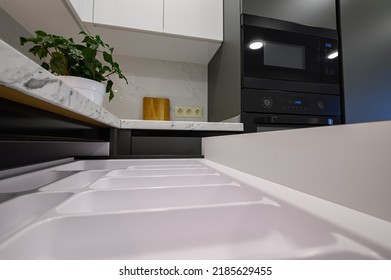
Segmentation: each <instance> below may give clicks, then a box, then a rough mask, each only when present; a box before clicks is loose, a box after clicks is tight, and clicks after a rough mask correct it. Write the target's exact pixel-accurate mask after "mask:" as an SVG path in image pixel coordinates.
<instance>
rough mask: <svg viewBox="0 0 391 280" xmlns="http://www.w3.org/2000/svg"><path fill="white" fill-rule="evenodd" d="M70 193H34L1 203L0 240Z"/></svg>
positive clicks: (37, 216)
mask: <svg viewBox="0 0 391 280" xmlns="http://www.w3.org/2000/svg"><path fill="white" fill-rule="evenodd" d="M71 195H72V194H70V193H58V194H53V193H34V194H30V195H22V196H19V197H16V198H14V199H12V200H9V201H7V202H4V203H2V204H0V221H1V223H0V241H1V240H2V239H4V238H5V237H7V236H9V235H10V234H12V233H14V232H15V231H17V230H18V229H21V228H22V227H23V226H25V225H27V224H28V223H30V222H32V221H34V220H36V219H37V218H39V217H40V216H41V215H43V214H45V213H46V212H48V211H49V210H50V209H52V208H53V207H56V206H57V205H59V204H60V203H61V202H63V201H65V200H66V199H67V198H69V197H70V196H71Z"/></svg>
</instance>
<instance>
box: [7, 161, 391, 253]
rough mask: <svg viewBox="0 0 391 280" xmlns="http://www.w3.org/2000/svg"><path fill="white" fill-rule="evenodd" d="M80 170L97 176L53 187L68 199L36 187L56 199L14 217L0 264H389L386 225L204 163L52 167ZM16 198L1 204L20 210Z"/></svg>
mask: <svg viewBox="0 0 391 280" xmlns="http://www.w3.org/2000/svg"><path fill="white" fill-rule="evenodd" d="M81 168H84V170H86V169H88V168H105V170H103V169H101V170H100V171H98V170H96V171H92V170H90V172H88V171H85V172H81V173H79V174H77V175H73V178H72V176H71V177H69V178H70V179H69V180H68V181H66V180H67V178H66V179H63V180H62V182H61V181H59V182H61V184H62V185H64V186H66V185H67V184H69V185H71V184H72V185H73V186H72V187H71V188H70V190H71V191H72V190H73V191H72V192H73V193H74V195H73V196H72V197H70V198H69V199H66V198H68V197H69V194H64V193H56V194H53V193H52V192H51V191H50V189H46V191H45V190H44V189H43V188H42V189H41V191H44V192H42V193H40V194H39V195H46V194H47V195H48V197H50V196H53V195H58V196H59V197H56V198H57V200H56V199H52V200H51V201H52V202H51V203H50V204H48V206H47V207H44V208H45V209H44V210H43V211H40V212H39V216H40V217H36V216H34V217H32V218H31V219H24V218H23V219H18V218H16V219H15V221H16V223H18V221H21V224H22V225H21V226H18V225H16V226H14V225H12V229H13V230H12V233H13V234H12V235H9V234H8V235H4V236H3V240H2V241H1V242H0V259H383V258H385V259H391V240H390V239H389V236H391V223H388V222H386V221H383V220H379V219H376V218H374V217H371V216H368V215H365V214H363V213H359V212H357V211H353V210H351V209H348V208H345V207H342V206H339V205H336V204H333V203H330V202H327V201H324V200H321V199H319V198H316V197H312V196H309V195H306V194H303V193H300V192H297V191H294V190H292V189H288V188H286V187H284V186H281V185H278V184H275V183H272V182H269V181H266V180H263V179H260V178H257V177H254V176H251V175H248V174H245V173H242V172H240V171H237V170H234V169H230V168H227V167H225V166H222V165H219V164H216V163H213V162H211V161H208V160H201V159H189V160H186V159H171V160H170V159H166V160H163V159H162V160H110V161H91V162H88V161H79V162H75V163H71V164H66V165H63V166H59V167H53V168H52V171H59V170H61V171H71V170H75V169H81ZM109 169H111V172H109V173H106V171H107V170H109ZM191 170H192V172H190V171H191ZM162 171H164V172H162ZM200 171H202V172H203V173H204V174H203V173H199V172H200ZM99 172H101V173H99ZM138 172H140V173H138ZM171 172H172V173H175V172H178V174H172V173H171ZM181 172H188V173H190V174H179V173H181ZM92 173H94V174H95V175H100V177H99V178H98V180H96V179H97V178H96V176H90V175H91V174H92ZM191 173H193V174H191ZM83 174H84V175H85V176H86V177H85V178H84V180H75V177H76V176H80V178H82V177H83ZM89 176H90V177H89ZM87 181H89V182H88V183H87V184H86V182H87ZM54 184H56V183H54ZM31 196H33V195H31V194H30V195H26V196H25V197H26V198H29V197H31ZM64 200H65V201H64ZM16 202H17V199H14V200H10V201H9V202H6V203H4V204H3V206H4V205H5V206H6V205H7V204H8V205H16V206H14V209H16V208H15V207H17V208H19V211H22V212H24V211H25V208H24V207H21V206H20V205H17V203H16ZM53 204H57V207H56V206H54V205H53ZM53 207H54V208H53ZM8 208H9V209H10V210H8V211H9V212H8V213H9V218H8V220H9V221H12V220H13V219H12V218H13V214H12V212H13V211H12V209H11V208H12V207H8ZM27 208H28V207H27ZM51 208H53V209H51ZM1 209H2V208H0V210H1ZM3 209H4V208H3ZM26 211H27V212H30V210H29V208H28V209H26ZM42 212H45V213H42ZM4 213H6V211H3V212H1V211H0V215H5V214H4ZM29 215H30V214H22V216H27V217H30V216H29ZM0 233H1V232H0ZM0 238H1V236H0Z"/></svg>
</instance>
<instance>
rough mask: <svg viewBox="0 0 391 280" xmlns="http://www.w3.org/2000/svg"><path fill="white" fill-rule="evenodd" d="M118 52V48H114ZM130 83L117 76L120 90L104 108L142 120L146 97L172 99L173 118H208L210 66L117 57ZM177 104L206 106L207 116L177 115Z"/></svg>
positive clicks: (116, 81)
mask: <svg viewBox="0 0 391 280" xmlns="http://www.w3.org/2000/svg"><path fill="white" fill-rule="evenodd" d="M114 52H115V50H114ZM115 59H116V60H117V62H118V63H119V64H120V67H121V69H122V70H123V71H124V74H125V76H126V77H127V79H128V81H129V84H128V85H127V84H126V83H125V82H124V81H123V80H119V79H118V78H115V79H113V81H114V85H115V88H116V89H117V90H118V93H116V96H115V98H114V99H113V100H112V101H111V102H108V98H107V99H106V100H105V102H104V105H103V106H104V107H105V108H106V109H107V110H109V111H110V112H111V113H113V114H114V115H116V116H117V117H119V118H123V119H142V113H143V111H142V104H143V97H144V96H146V97H164V98H169V99H170V107H171V108H170V109H171V120H177V121H178V120H190V121H191V120H194V121H206V120H207V112H208V109H207V99H208V96H207V66H206V65H201V64H193V63H180V62H171V61H163V60H156V59H145V58H136V57H126V56H115ZM175 106H200V107H203V112H204V117H203V118H177V117H175V114H174V108H175Z"/></svg>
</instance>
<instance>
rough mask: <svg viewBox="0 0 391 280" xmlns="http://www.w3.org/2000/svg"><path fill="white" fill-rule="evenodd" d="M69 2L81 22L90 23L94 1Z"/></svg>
mask: <svg viewBox="0 0 391 280" xmlns="http://www.w3.org/2000/svg"><path fill="white" fill-rule="evenodd" d="M70 2H71V4H72V6H73V7H74V8H75V10H76V12H77V14H78V15H79V17H80V19H81V20H82V21H84V22H92V18H93V13H94V0H70Z"/></svg>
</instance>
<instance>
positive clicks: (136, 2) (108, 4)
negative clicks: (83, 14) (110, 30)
mask: <svg viewBox="0 0 391 280" xmlns="http://www.w3.org/2000/svg"><path fill="white" fill-rule="evenodd" d="M81 1H84V0H81ZM94 23H96V24H105V25H111V26H118V27H125V28H132V29H140V30H145V31H153V32H163V0H95V5H94Z"/></svg>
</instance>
